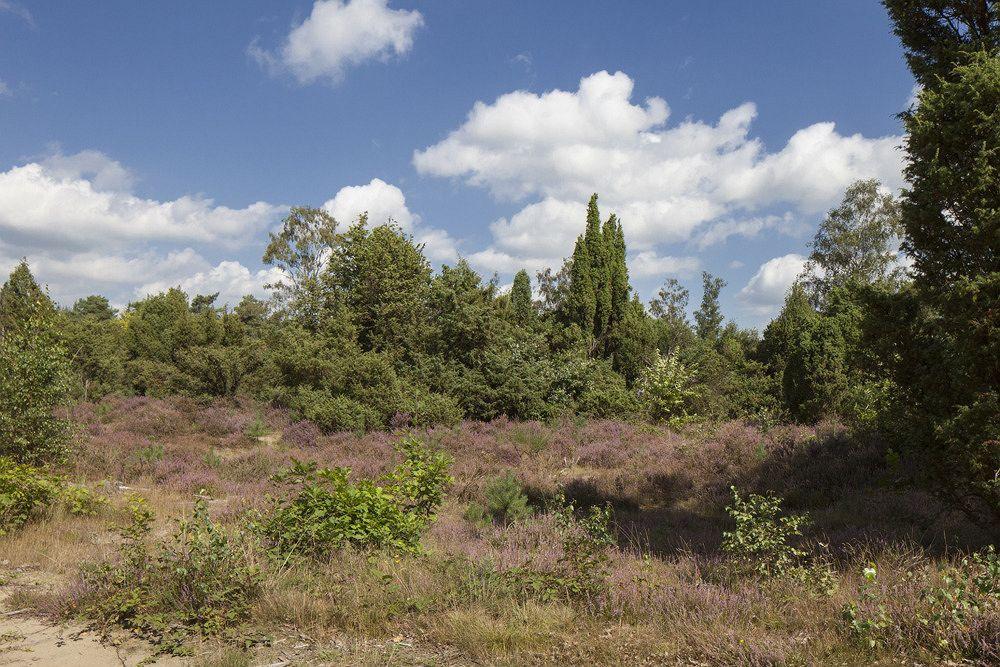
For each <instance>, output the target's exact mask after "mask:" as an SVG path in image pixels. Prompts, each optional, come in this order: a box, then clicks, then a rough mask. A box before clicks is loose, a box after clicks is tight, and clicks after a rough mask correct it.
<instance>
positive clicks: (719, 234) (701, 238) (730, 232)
mask: <svg viewBox="0 0 1000 667" xmlns="http://www.w3.org/2000/svg"><path fill="white" fill-rule="evenodd" d="M766 229H777V230H779V231H781V232H783V233H785V234H799V233H801V232H803V231H805V230H806V229H807V226H806V225H804V224H802V223H801V222H797V221H796V219H795V217H794V216H793V215H792V214H791V213H785V214H784V215H765V216H760V217H752V218H743V219H736V220H719V221H718V222H713V223H710V224H709V226H708V227H707V228H706V229H705V230H704V231H702V232H700V233H699V234H697V236H696V237H695V239H694V243H695V245H696V246H697V247H698V248H700V249H702V250H704V249H705V248H707V247H709V246H713V245H715V244H717V243H722V242H724V241H725V240H726V239H728V238H729V237H731V236H742V237H744V238H753V237H754V236H757V235H758V234H760V233H761V232H762V231H764V230H766Z"/></svg>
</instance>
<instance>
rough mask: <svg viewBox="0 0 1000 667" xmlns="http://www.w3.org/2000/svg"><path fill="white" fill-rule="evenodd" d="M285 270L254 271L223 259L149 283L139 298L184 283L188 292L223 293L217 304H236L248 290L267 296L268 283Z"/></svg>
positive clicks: (180, 285) (142, 288)
mask: <svg viewBox="0 0 1000 667" xmlns="http://www.w3.org/2000/svg"><path fill="white" fill-rule="evenodd" d="M283 277H284V273H283V272H282V271H281V270H280V269H277V268H273V267H272V268H266V269H261V270H259V271H251V270H250V269H248V268H247V267H245V266H243V265H242V264H240V263H239V262H236V261H229V260H227V261H223V262H219V263H218V264H217V265H215V266H213V267H211V268H209V269H207V270H204V271H198V272H197V273H195V274H194V275H190V276H187V277H184V278H181V279H180V280H176V281H171V280H160V281H153V282H148V283H145V284H143V285H141V286H139V287H138V288H136V290H135V296H136V297H137V298H140V299H141V298H143V297H145V296H148V295H150V294H158V293H160V292H163V291H165V290H167V289H170V288H171V287H180V288H181V289H182V290H184V291H185V292H186V293H187V294H188V295H194V294H215V293H216V292H218V293H219V297H218V299H217V300H216V302H215V303H216V305H218V306H221V305H225V304H228V305H230V306H235V305H236V304H238V303H239V302H240V300H241V299H242V298H243V297H244V296H245V295H247V294H252V295H254V296H257V297H265V296H267V292H268V291H267V289H266V288H265V285H270V284H274V283H277V282H279V281H280V280H281V279H282V278H283Z"/></svg>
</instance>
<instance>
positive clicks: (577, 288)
mask: <svg viewBox="0 0 1000 667" xmlns="http://www.w3.org/2000/svg"><path fill="white" fill-rule="evenodd" d="M596 311H597V299H596V298H595V297H594V276H593V270H592V265H591V261H590V252H589V249H588V248H587V243H586V241H585V240H584V237H583V236H580V237H579V238H578V239H577V240H576V245H575V246H574V247H573V259H572V261H571V263H570V267H569V290H568V294H567V297H566V313H567V320H568V323H570V324H576V325H577V326H579V327H580V330H581V332H583V334H584V335H588V336H589V335H591V334H592V333H593V331H594V317H595V313H596Z"/></svg>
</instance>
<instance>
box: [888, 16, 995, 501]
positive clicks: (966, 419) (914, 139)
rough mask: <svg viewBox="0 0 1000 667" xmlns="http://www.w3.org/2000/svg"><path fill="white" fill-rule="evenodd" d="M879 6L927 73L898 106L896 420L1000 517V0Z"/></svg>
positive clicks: (935, 466)
mask: <svg viewBox="0 0 1000 667" xmlns="http://www.w3.org/2000/svg"><path fill="white" fill-rule="evenodd" d="M886 6H887V7H888V9H889V11H890V14H891V16H892V18H893V21H894V23H895V31H896V34H897V35H899V37H900V38H901V39H902V41H903V46H904V47H905V49H906V52H907V61H908V62H909V64H910V66H911V68H912V70H913V73H914V75H915V76H916V77H917V78H918V80H919V81H920V82H921V83H922V84H923V90H922V91H921V93H920V95H919V103H918V105H917V106H916V107H915V108H913V109H911V110H909V111H908V112H906V113H904V114H903V119H904V122H905V125H906V131H907V137H906V156H907V165H906V176H907V180H908V181H909V184H910V187H909V189H907V190H906V191H904V193H903V198H902V218H903V224H904V227H905V230H906V240H905V243H904V249H905V250H906V251H907V252H908V253H909V254H910V256H911V257H912V258H913V261H914V267H913V269H914V288H915V289H914V290H912V292H908V293H906V294H904V298H903V302H902V304H901V306H900V307H899V308H898V311H899V312H898V313H897V318H896V320H895V321H896V323H897V332H896V335H895V336H894V337H895V338H896V339H897V340H898V342H899V346H898V348H897V349H896V350H894V352H895V354H896V356H897V358H899V360H900V363H899V364H898V367H897V368H898V377H897V380H898V382H899V384H900V385H901V386H902V388H903V397H902V402H903V405H904V409H903V414H902V415H901V416H902V419H900V420H899V421H898V422H897V431H900V432H903V433H904V438H905V440H906V441H907V442H909V443H913V445H914V446H915V447H916V451H917V453H918V454H921V455H922V456H923V457H925V461H924V465H923V466H921V469H922V470H925V471H927V472H928V473H929V474H930V475H931V476H933V477H934V478H935V480H934V481H936V482H937V483H938V488H939V489H941V490H943V491H944V492H945V493H946V494H947V495H949V496H950V497H951V498H952V499H953V500H956V501H958V502H959V503H960V504H961V505H962V506H963V507H964V508H965V509H966V510H968V511H970V512H976V511H980V510H981V508H982V507H983V506H985V507H986V508H988V509H989V510H990V511H992V513H993V515H994V516H995V517H1000V481H998V479H997V476H996V471H997V470H1000V447H998V446H997V443H998V442H1000V419H998V418H997V415H998V414H1000V310H998V308H997V304H998V303H1000V3H998V2H994V1H992V0H975V1H973V0H967V1H964V2H960V1H958V0H954V1H951V2H949V1H944V0H934V1H932V0H925V1H923V2H917V1H915V0H913V1H911V2H902V1H901V0H892V1H887V2H886ZM973 499H978V501H979V502H980V503H981V504H980V505H978V506H977V505H976V504H975V501H974V500H973Z"/></svg>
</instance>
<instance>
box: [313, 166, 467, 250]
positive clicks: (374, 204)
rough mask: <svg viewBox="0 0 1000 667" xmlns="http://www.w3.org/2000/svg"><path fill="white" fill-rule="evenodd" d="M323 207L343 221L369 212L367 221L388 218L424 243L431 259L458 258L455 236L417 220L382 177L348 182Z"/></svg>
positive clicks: (378, 222)
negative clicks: (357, 183)
mask: <svg viewBox="0 0 1000 667" xmlns="http://www.w3.org/2000/svg"><path fill="white" fill-rule="evenodd" d="M323 208H324V209H325V210H326V211H327V212H328V213H329V214H330V215H332V216H333V217H334V218H336V219H337V222H339V223H341V224H342V225H349V224H353V223H354V222H356V221H357V219H358V216H360V215H361V214H362V213H365V212H367V213H368V224H370V225H381V224H385V223H386V222H388V221H389V220H392V221H394V222H395V223H396V224H398V225H399V226H400V228H401V229H402V230H403V231H404V232H406V233H408V234H412V235H413V237H414V240H415V241H416V242H417V243H422V244H424V254H425V255H426V256H427V258H428V259H429V260H430V261H431V262H434V263H441V262H447V263H454V262H455V261H456V260H457V259H458V246H457V242H456V241H455V239H453V238H452V237H451V235H450V234H448V232H446V231H445V230H443V229H435V228H433V227H428V226H426V225H421V224H420V216H419V215H417V214H415V213H412V212H411V211H410V209H409V208H407V206H406V196H405V195H404V194H403V191H402V190H400V189H399V188H398V187H396V186H395V185H392V184H391V183H386V182H385V181H383V180H382V179H381V178H373V179H372V180H371V181H370V182H369V183H368V184H367V185H348V186H345V187H343V188H341V189H340V190H338V191H337V194H335V195H334V196H333V198H332V199H330V200H328V201H327V202H326V203H325V204H323Z"/></svg>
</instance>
